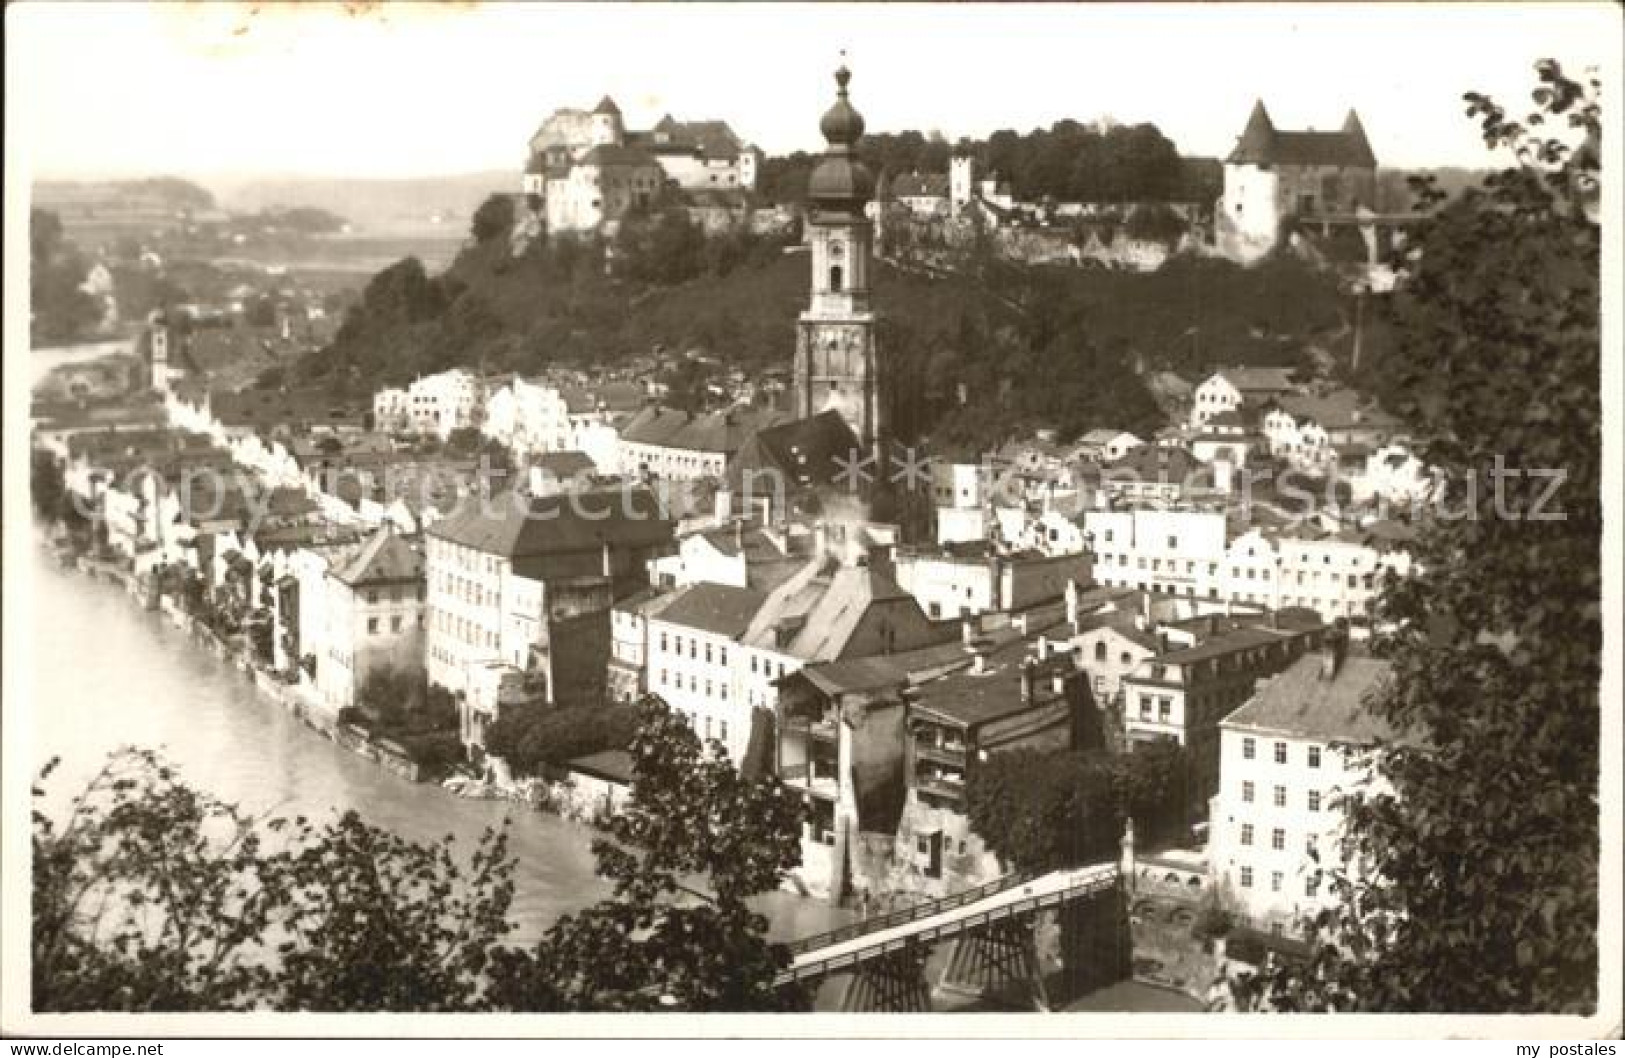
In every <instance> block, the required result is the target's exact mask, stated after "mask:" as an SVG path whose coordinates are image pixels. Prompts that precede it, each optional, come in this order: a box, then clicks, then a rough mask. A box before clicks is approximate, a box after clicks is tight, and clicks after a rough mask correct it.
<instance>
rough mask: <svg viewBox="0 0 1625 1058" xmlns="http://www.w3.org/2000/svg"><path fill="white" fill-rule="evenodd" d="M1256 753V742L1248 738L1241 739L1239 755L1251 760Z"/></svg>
mask: <svg viewBox="0 0 1625 1058" xmlns="http://www.w3.org/2000/svg"><path fill="white" fill-rule="evenodd" d="M1257 753H1258V743H1257V742H1256V741H1254V740H1253V739H1250V738H1244V739H1242V740H1241V757H1242V759H1243V760H1252V759H1253V757H1254V756H1256V755H1257Z"/></svg>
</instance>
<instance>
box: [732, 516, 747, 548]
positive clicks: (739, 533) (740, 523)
mask: <svg viewBox="0 0 1625 1058" xmlns="http://www.w3.org/2000/svg"><path fill="white" fill-rule="evenodd" d="M734 547H735V548H737V549H738V550H739V552H740V554H743V553H744V551H745V519H743V518H736V519H734Z"/></svg>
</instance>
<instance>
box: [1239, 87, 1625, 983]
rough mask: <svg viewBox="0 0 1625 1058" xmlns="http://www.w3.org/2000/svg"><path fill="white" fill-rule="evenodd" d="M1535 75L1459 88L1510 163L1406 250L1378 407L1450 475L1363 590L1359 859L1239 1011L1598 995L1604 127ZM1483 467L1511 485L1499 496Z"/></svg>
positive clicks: (1355, 821)
mask: <svg viewBox="0 0 1625 1058" xmlns="http://www.w3.org/2000/svg"><path fill="white" fill-rule="evenodd" d="M1537 70H1538V73H1539V77H1540V85H1539V87H1538V88H1537V89H1536V90H1535V92H1534V101H1535V103H1536V111H1535V113H1533V114H1531V115H1530V116H1529V117H1528V118H1527V119H1526V120H1525V121H1524V122H1521V123H1520V122H1517V121H1514V120H1512V119H1511V118H1509V117H1508V116H1507V114H1506V112H1505V111H1504V110H1503V109H1502V108H1501V107H1500V106H1498V105H1496V104H1495V103H1494V102H1493V101H1491V100H1489V99H1487V98H1485V97H1483V96H1480V95H1476V94H1473V95H1469V96H1467V97H1466V99H1467V103H1468V114H1469V116H1472V117H1476V118H1478V119H1479V121H1480V122H1481V124H1482V128H1483V134H1484V139H1485V141H1486V143H1488V144H1489V145H1490V146H1491V147H1492V148H1505V149H1509V150H1511V151H1512V152H1513V153H1514V155H1515V158H1516V161H1515V163H1514V164H1513V165H1512V166H1511V167H1509V168H1507V169H1504V170H1503V171H1501V172H1498V173H1496V174H1494V175H1493V176H1492V177H1490V178H1489V179H1487V180H1486V181H1485V183H1484V185H1483V187H1482V188H1481V189H1480V190H1478V191H1475V192H1472V193H1469V194H1467V195H1464V196H1461V197H1459V198H1457V199H1456V200H1454V201H1453V202H1452V203H1451V204H1450V205H1448V206H1447V207H1445V208H1444V209H1442V210H1440V211H1439V212H1438V213H1437V214H1436V215H1435V216H1434V217H1433V218H1432V219H1431V220H1430V222H1429V223H1428V224H1427V225H1426V226H1425V228H1424V229H1423V230H1422V231H1421V232H1420V233H1419V236H1418V238H1417V240H1416V241H1415V242H1414V244H1413V252H1412V253H1411V255H1410V257H1409V259H1408V261H1407V266H1408V268H1409V271H1410V276H1409V283H1408V286H1407V288H1406V289H1405V290H1404V292H1403V294H1402V295H1401V296H1400V300H1399V303H1398V305H1397V306H1396V313H1395V320H1396V328H1397V329H1398V331H1399V335H1400V341H1401V346H1400V351H1401V353H1402V356H1400V357H1398V358H1396V361H1395V363H1394V364H1393V365H1392V366H1393V369H1394V370H1396V371H1398V372H1400V373H1401V378H1400V389H1401V390H1402V392H1404V393H1405V394H1406V396H1405V397H1404V400H1403V403H1402V405H1401V407H1400V408H1399V409H1398V410H1399V411H1400V412H1401V413H1402V414H1404V415H1406V416H1407V418H1408V419H1409V421H1410V422H1411V423H1412V424H1413V425H1414V426H1415V428H1416V433H1417V435H1418V440H1419V442H1420V443H1421V446H1422V450H1421V456H1422V458H1423V459H1424V460H1425V461H1426V462H1428V463H1430V464H1432V465H1434V466H1437V467H1439V468H1441V469H1442V470H1444V471H1446V472H1447V473H1448V475H1449V480H1450V484H1451V491H1450V494H1449V496H1448V498H1447V501H1446V502H1447V507H1448V510H1449V513H1450V516H1449V517H1440V518H1438V519H1435V520H1432V521H1430V522H1428V523H1426V524H1425V525H1424V526H1423V527H1422V531H1421V534H1420V538H1419V540H1418V542H1417V545H1416V549H1415V559H1416V563H1417V567H1416V568H1417V572H1416V574H1415V575H1414V576H1412V577H1411V578H1409V579H1408V580H1405V581H1400V582H1390V584H1389V586H1388V588H1387V591H1386V593H1385V595H1384V596H1383V598H1382V601H1381V616H1382V617H1383V618H1384V619H1385V620H1387V621H1391V622H1393V623H1394V624H1395V625H1396V626H1397V629H1398V631H1397V632H1396V633H1395V634H1394V635H1393V636H1392V637H1390V639H1389V640H1388V641H1387V642H1386V643H1385V644H1382V647H1383V649H1385V651H1386V652H1387V654H1388V656H1389V657H1391V658H1392V660H1393V664H1394V674H1395V678H1394V681H1393V684H1392V686H1391V688H1390V689H1389V690H1388V691H1387V692H1386V693H1384V694H1383V695H1381V696H1380V697H1379V698H1378V699H1377V700H1376V701H1375V702H1373V703H1372V704H1373V708H1374V709H1375V710H1376V711H1377V713H1378V714H1379V715H1380V716H1381V717H1383V718H1385V719H1386V720H1387V721H1388V723H1389V724H1390V725H1391V726H1392V727H1393V728H1394V729H1395V730H1396V731H1397V732H1399V733H1400V735H1401V738H1400V739H1398V740H1396V742H1395V743H1393V744H1392V745H1391V746H1389V747H1388V748H1387V749H1386V750H1384V751H1383V752H1381V753H1380V754H1378V755H1377V757H1376V760H1375V764H1376V767H1377V768H1378V770H1379V772H1380V774H1381V775H1382V777H1383V778H1384V779H1385V780H1386V787H1387V789H1386V790H1385V791H1382V792H1378V791H1377V790H1373V791H1368V792H1366V793H1364V794H1362V795H1360V796H1355V797H1351V798H1350V799H1348V801H1347V802H1346V803H1345V805H1344V807H1345V809H1346V811H1347V812H1348V813H1349V820H1350V822H1349V836H1348V838H1347V841H1346V849H1345V851H1346V852H1347V853H1348V855H1349V856H1350V857H1353V859H1354V861H1355V862H1357V863H1360V864H1363V865H1365V867H1366V868H1367V869H1366V870H1360V871H1354V872H1350V875H1349V876H1347V877H1345V876H1342V875H1341V874H1338V875H1337V876H1336V877H1334V879H1333V881H1334V885H1335V887H1336V890H1337V891H1338V892H1339V894H1340V896H1341V903H1340V905H1339V906H1337V907H1336V908H1335V909H1333V910H1331V911H1329V912H1327V913H1325V914H1323V915H1322V916H1320V918H1319V919H1318V920H1317V922H1316V926H1317V927H1318V931H1319V932H1318V939H1319V944H1318V947H1317V950H1316V953H1315V955H1314V958H1313V960H1312V961H1311V962H1310V963H1309V964H1308V965H1307V966H1305V967H1301V968H1300V967H1281V968H1275V969H1273V970H1271V971H1270V972H1268V973H1265V974H1263V975H1261V976H1259V977H1256V978H1250V979H1247V980H1246V981H1244V982H1243V984H1244V989H1243V994H1244V995H1245V997H1246V998H1247V999H1249V1000H1250V1001H1251V1002H1254V1003H1256V1004H1258V1005H1261V1006H1265V1007H1271V1008H1275V1009H1288V1010H1304V1009H1313V1010H1324V1009H1336V1010H1388V1011H1455V1012H1537V1011H1541V1012H1552V1013H1557V1012H1562V1013H1576V1012H1586V1011H1589V1010H1592V1009H1593V1008H1594V1006H1595V1004H1596V1000H1597V976H1596V975H1597V969H1598V961H1597V960H1598V950H1597V925H1598V923H1597V911H1598V902H1597V884H1598V856H1599V846H1598V841H1599V830H1598V822H1599V821H1598V811H1599V804H1598V737H1599V731H1598V728H1599V720H1600V710H1599V701H1598V680H1599V678H1600V672H1601V668H1600V648H1601V633H1602V617H1601V609H1600V592H1601V572H1600V554H1599V545H1600V536H1601V524H1602V522H1601V500H1600V494H1599V489H1600V484H1601V476H1600V467H1601V457H1602V450H1601V433H1600V429H1601V407H1600V401H1599V398H1598V378H1599V369H1600V353H1601V345H1600V332H1599V329H1598V279H1599V275H1598V268H1599V246H1600V231H1599V227H1598V223H1597V219H1596V203H1597V176H1598V157H1597V151H1596V144H1597V142H1598V137H1599V135H1600V120H1601V119H1600V111H1599V104H1598V96H1597V92H1598V85H1597V84H1596V82H1595V81H1592V82H1591V83H1589V84H1579V83H1576V82H1574V81H1571V80H1569V79H1568V78H1567V77H1565V76H1564V75H1563V73H1562V71H1561V69H1560V68H1559V67H1558V65H1557V64H1556V63H1553V62H1550V61H1546V62H1542V63H1540V64H1538V66H1537ZM1502 461H1504V464H1505V465H1506V466H1508V467H1512V468H1514V469H1516V470H1518V471H1520V472H1522V476H1517V477H1511V478H1507V479H1503V480H1500V481H1499V482H1498V481H1497V480H1496V478H1495V476H1494V474H1495V470H1496V468H1497V466H1498V465H1499V464H1501V463H1502ZM1554 480H1560V482H1561V484H1560V486H1559V487H1557V488H1556V489H1555V491H1551V494H1550V495H1548V491H1549V489H1550V487H1551V484H1552V482H1553V481H1554ZM1380 789H1381V788H1379V790H1380Z"/></svg>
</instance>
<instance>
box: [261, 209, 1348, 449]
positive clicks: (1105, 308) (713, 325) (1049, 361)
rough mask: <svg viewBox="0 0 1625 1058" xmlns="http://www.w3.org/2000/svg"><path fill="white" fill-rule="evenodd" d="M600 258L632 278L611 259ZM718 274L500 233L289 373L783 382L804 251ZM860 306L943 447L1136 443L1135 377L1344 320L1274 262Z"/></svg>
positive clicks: (986, 288) (1330, 289)
mask: <svg viewBox="0 0 1625 1058" xmlns="http://www.w3.org/2000/svg"><path fill="white" fill-rule="evenodd" d="M701 252H702V253H703V252H704V251H701ZM616 260H617V262H618V265H617V267H618V268H620V269H621V271H622V273H623V274H633V273H632V271H631V270H630V269H628V268H627V267H626V266H627V260H626V255H625V250H624V247H623V248H621V249H619V250H618V255H617V258H616ZM732 260H733V262H734V263H732V264H729V265H726V266H723V267H719V268H705V269H702V270H700V271H698V272H697V273H691V274H694V275H695V278H691V279H689V280H687V281H686V282H680V283H675V284H655V283H646V282H634V281H631V280H627V279H617V278H612V277H609V276H606V274H605V268H604V256H603V248H602V247H601V246H599V245H597V244H595V243H590V242H589V243H582V242H577V241H575V240H557V241H555V242H552V243H546V244H543V243H537V244H534V245H532V246H531V247H530V248H529V249H528V250H527V251H526V252H525V253H523V254H522V255H521V256H519V257H514V256H512V255H511V254H510V252H509V246H508V240H507V238H506V237H505V236H499V237H494V238H490V239H488V240H487V241H486V242H484V243H481V244H478V245H474V246H471V247H469V248H468V249H466V250H464V251H463V253H462V254H461V255H460V256H459V257H458V259H457V260H456V262H455V263H454V264H453V265H452V267H451V268H450V269H448V270H447V271H446V272H445V273H444V274H443V275H439V276H433V275H430V274H429V273H428V272H427V271H426V270H425V269H424V268H423V266H422V265H421V264H420V263H419V262H417V261H416V260H415V259H408V260H404V261H401V262H399V263H397V264H395V265H393V266H391V267H390V268H389V269H386V270H385V271H383V272H381V273H379V274H378V275H377V276H375V277H374V278H373V280H372V281H371V283H369V285H368V287H367V290H366V291H365V294H364V296H363V298H362V300H361V303H360V304H359V305H358V306H357V308H356V309H355V310H354V311H353V312H352V313H351V315H350V316H349V317H348V318H347V319H346V321H345V323H344V325H343V327H342V328H341V329H340V331H339V334H338V337H337V339H336V340H335V341H334V343H333V344H332V345H331V346H329V347H328V348H326V349H324V350H321V351H320V352H317V353H313V354H311V355H309V356H307V357H306V358H305V359H304V360H303V361H301V362H300V364H298V365H297V367H296V368H295V369H294V372H293V373H294V375H295V376H296V377H297V381H298V382H300V383H301V384H307V383H308V384H319V385H322V386H324V387H327V388H328V389H329V390H330V391H332V392H335V393H342V394H347V395H349V396H353V397H362V396H365V395H366V394H368V393H370V392H372V391H373V390H374V389H376V388H378V387H380V386H383V385H387V384H400V383H403V382H406V381H409V380H410V379H411V378H413V377H414V376H416V375H419V374H425V373H431V372H435V371H441V370H445V369H447V368H450V367H453V366H466V367H469V368H471V369H474V370H476V371H482V372H486V373H497V372H506V371H516V372H520V373H524V374H535V373H539V372H540V371H542V370H544V369H545V368H547V367H549V366H550V365H569V366H577V367H592V366H599V367H613V366H616V365H620V364H625V363H626V362H628V361H629V360H631V359H632V358H634V357H640V358H641V357H647V356H648V355H649V354H650V353H651V352H653V351H655V350H657V349H658V350H664V351H665V352H667V353H683V352H689V351H696V352H703V353H705V354H707V355H709V356H711V357H714V358H716V359H718V360H720V361H722V362H723V363H725V364H732V365H737V366H740V367H744V368H747V369H762V368H768V367H777V368H780V369H783V368H786V367H788V365H789V362H790V358H791V353H792V350H793V349H794V345H795V321H796V317H797V315H798V314H799V313H800V312H801V311H802V310H803V309H804V308H805V304H806V297H807V268H808V262H807V258H806V256H805V254H804V253H801V252H795V251H794V250H792V251H791V252H784V251H783V250H781V249H780V248H778V247H775V246H773V245H771V244H761V245H757V246H755V247H754V248H752V249H751V250H750V251H749V252H748V254H746V255H744V256H740V257H735V258H733V259H732ZM874 291H875V300H876V304H877V306H878V308H879V310H880V312H881V314H882V320H881V330H880V335H879V338H880V344H881V359H882V362H883V364H884V365H885V369H887V370H890V371H892V372H893V373H894V377H895V378H896V385H895V386H894V387H893V389H894V393H895V399H896V403H895V405H894V406H893V408H892V409H891V416H892V421H893V424H894V426H895V427H896V428H897V429H898V431H899V433H900V434H902V435H905V436H923V437H929V438H931V439H932V440H933V441H942V442H944V443H947V444H951V445H955V446H959V445H966V446H977V445H986V444H990V443H997V442H998V441H999V440H1001V439H1003V438H1004V437H1006V436H1008V435H1009V434H1010V433H1011V432H1012V431H1018V430H1024V429H1031V428H1033V427H1038V426H1051V427H1054V428H1056V429H1057V430H1058V431H1059V432H1060V433H1061V434H1062V435H1063V436H1068V435H1073V434H1076V433H1079V432H1082V431H1083V430H1085V429H1088V428H1091V427H1094V426H1116V427H1121V428H1124V429H1132V430H1136V431H1138V430H1144V429H1151V428H1154V427H1156V426H1157V425H1159V424H1160V422H1161V416H1160V414H1159V412H1158V410H1157V407H1156V404H1155V402H1154V400H1153V399H1152V397H1151V394H1150V392H1149V391H1148V390H1147V388H1146V386H1145V384H1144V382H1143V381H1142V377H1141V375H1140V374H1138V373H1137V369H1143V370H1145V371H1147V372H1149V371H1152V370H1157V369H1171V370H1174V371H1179V372H1182V373H1184V374H1185V375H1186V377H1187V378H1194V377H1196V376H1197V375H1199V373H1200V372H1201V371H1202V370H1204V369H1206V368H1209V367H1212V366H1214V365H1219V364H1236V363H1241V364H1260V365H1265V364H1268V365H1280V366H1308V365H1309V364H1311V363H1312V360H1313V358H1312V356H1311V350H1312V349H1315V348H1318V349H1322V350H1326V351H1329V352H1331V353H1333V354H1334V355H1335V354H1338V353H1340V352H1341V351H1342V348H1343V347H1344V346H1346V345H1347V342H1348V333H1349V328H1348V317H1349V311H1350V309H1351V306H1349V305H1347V304H1345V302H1344V299H1343V297H1342V295H1340V294H1339V293H1338V291H1337V287H1336V283H1335V280H1334V279H1333V278H1332V277H1330V276H1327V275H1324V274H1322V273H1320V272H1318V271H1316V270H1315V269H1314V268H1313V267H1312V266H1310V265H1307V264H1305V263H1303V262H1302V261H1299V260H1297V259H1295V258H1292V257H1282V258H1280V259H1278V260H1272V261H1269V262H1266V263H1265V264H1263V265H1261V266H1259V267H1256V268H1251V269H1243V268H1240V267H1238V266H1236V265H1233V264H1230V263H1228V262H1225V261H1220V260H1214V259H1192V258H1176V259H1175V260H1174V261H1173V262H1171V263H1170V264H1169V265H1168V266H1166V267H1165V268H1163V269H1162V270H1161V271H1158V272H1155V273H1150V274H1138V273H1132V272H1112V271H1098V270H1082V269H1073V268H1065V267H1039V268H1034V267H1025V266H1017V265H1010V264H1005V263H998V262H987V263H984V264H981V265H976V264H974V263H972V264H971V265H970V266H969V267H968V268H967V270H966V271H965V272H961V273H954V274H946V275H929V274H925V273H922V272H916V271H902V270H899V269H897V268H894V267H891V266H889V265H885V264H883V263H882V264H880V265H878V266H877V268H876V269H875V275H874Z"/></svg>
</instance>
